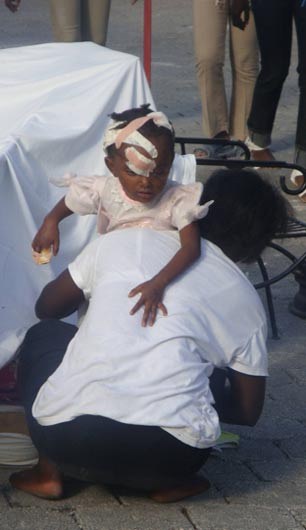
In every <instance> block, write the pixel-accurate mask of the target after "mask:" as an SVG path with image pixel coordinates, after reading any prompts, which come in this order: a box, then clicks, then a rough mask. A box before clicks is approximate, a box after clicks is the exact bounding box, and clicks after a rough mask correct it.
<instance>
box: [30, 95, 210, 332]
mask: <svg viewBox="0 0 306 530" xmlns="http://www.w3.org/2000/svg"><path fill="white" fill-rule="evenodd" d="M111 117H112V118H113V123H111V125H110V126H109V127H108V129H107V131H106V134H105V137H104V142H103V145H104V150H105V153H106V158H105V163H106V165H107V167H108V169H109V170H110V171H111V173H112V176H110V177H106V176H89V177H75V176H73V175H70V174H68V175H65V176H64V178H63V181H64V185H68V186H69V191H68V193H67V195H66V196H65V197H64V198H63V199H61V200H60V201H59V202H58V203H57V205H56V206H55V207H54V208H53V210H52V211H51V212H50V213H49V214H48V215H47V216H46V217H45V219H44V222H43V224H42V226H41V228H40V229H39V231H38V233H37V235H36V236H35V238H34V240H33V243H32V247H33V257H34V259H35V260H37V258H38V257H39V254H41V253H42V251H43V250H44V249H48V248H50V247H51V245H52V247H53V254H54V256H55V255H56V254H57V252H58V249H59V230H58V224H59V222H60V221H61V220H62V219H64V218H65V217H67V216H69V215H71V214H72V213H73V212H76V213H79V214H81V215H85V214H92V213H97V214H98V222H97V227H98V232H99V233H101V234H103V233H105V232H109V231H111V230H115V229H118V228H119V229H121V228H126V227H131V226H138V227H139V226H141V227H144V228H153V229H156V230H179V234H180V241H181V248H180V250H179V251H178V252H177V253H176V254H175V256H174V257H173V258H172V259H171V260H170V262H169V263H168V264H167V265H166V266H165V267H164V268H163V269H162V270H161V271H159V273H158V274H156V276H154V277H153V278H151V279H150V280H148V281H146V282H144V283H142V284H140V285H137V286H136V287H135V288H134V289H132V290H131V291H130V293H129V296H130V297H133V296H135V295H136V294H140V298H139V300H138V301H137V303H136V304H135V305H134V307H133V308H132V310H131V315H133V314H134V313H136V311H138V310H139V309H140V308H141V307H142V306H144V313H143V318H142V325H143V326H146V325H147V324H149V325H151V326H152V325H153V324H154V322H155V318H156V313H157V310H158V309H160V310H161V311H162V313H163V315H167V310H166V307H165V305H164V304H163V302H162V300H163V293H164V290H165V288H166V287H167V285H168V284H169V283H170V282H171V281H172V280H174V279H175V278H176V277H177V276H178V275H179V274H180V273H182V272H183V271H185V270H186V269H187V268H188V267H189V266H191V265H192V263H194V261H195V260H196V259H197V258H198V257H199V256H200V235H199V232H198V228H197V224H196V223H195V222H194V221H196V220H197V219H200V218H202V217H204V216H205V215H206V213H207V211H208V208H209V206H210V204H211V203H212V202H213V201H210V202H208V203H206V204H204V205H201V206H199V204H198V203H199V200H200V197H201V194H202V184H201V183H199V182H196V183H194V184H189V185H180V184H177V183H176V182H173V181H170V180H168V175H169V172H170V169H171V165H172V162H173V158H174V130H173V127H172V125H171V123H170V122H169V120H168V118H167V117H166V116H165V115H164V114H163V113H162V112H153V111H152V110H151V109H150V108H149V106H148V105H143V106H142V107H140V108H136V109H130V110H127V111H125V112H122V113H121V114H116V113H113V114H112V115H111Z"/></svg>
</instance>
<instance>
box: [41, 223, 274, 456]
mask: <svg viewBox="0 0 306 530" xmlns="http://www.w3.org/2000/svg"><path fill="white" fill-rule="evenodd" d="M203 243H204V244H203V246H202V256H201V258H200V259H199V260H198V261H197V262H196V263H195V264H194V265H193V266H192V267H191V268H190V269H189V270H188V271H187V272H186V273H184V274H183V275H181V277H180V278H179V279H178V280H176V281H175V282H173V283H172V284H171V285H170V286H169V287H168V288H167V290H166V293H165V298H164V303H165V305H166V307H167V310H168V316H162V315H161V314H160V315H158V318H157V321H156V323H155V324H154V326H152V327H145V328H144V327H142V326H141V318H142V310H140V311H138V313H136V314H135V315H134V316H131V315H130V314H129V311H130V309H131V308H132V307H133V305H134V304H135V303H136V299H135V298H128V293H129V291H130V290H131V289H132V288H133V287H135V286H136V285H138V284H139V283H141V282H143V281H145V280H147V279H149V278H151V277H152V276H153V275H154V274H156V273H157V272H158V271H159V270H160V269H161V268H162V267H163V266H164V264H165V263H167V262H168V261H169V260H170V259H171V257H172V256H173V255H174V254H175V253H176V252H177V250H178V249H179V248H180V242H179V239H178V234H177V233H176V232H165V231H164V232H158V231H155V230H151V229H139V228H127V229H124V230H116V231H114V232H111V233H109V234H106V235H103V236H100V237H99V238H97V239H96V240H95V241H93V242H92V243H90V244H89V245H88V246H87V247H86V248H85V250H84V251H83V252H82V253H81V254H80V255H79V256H78V257H77V258H76V260H75V261H74V262H73V263H72V264H71V265H70V266H69V272H70V274H71V277H72V279H73V281H74V282H75V284H76V285H77V286H78V287H79V288H80V289H82V290H83V292H84V294H85V296H86V298H88V299H89V309H88V311H87V314H86V316H85V319H84V321H83V323H82V325H81V327H80V329H79V331H78V333H77V334H76V336H75V337H74V339H73V340H72V341H71V342H70V344H69V346H68V349H67V352H66V354H65V356H64V359H63V361H62V363H61V365H60V366H59V367H58V368H57V370H56V371H55V372H54V373H53V374H52V375H51V376H50V377H49V378H48V380H47V381H46V382H45V383H44V385H43V386H42V387H41V388H40V390H39V392H38V395H37V397H36V400H35V402H34V405H33V415H34V417H35V418H36V419H37V421H38V422H39V423H40V424H41V425H53V424H57V423H61V422H65V421H69V420H72V419H73V418H75V417H76V416H79V415H83V414H93V415H101V416H106V417H109V418H113V419H115V420H117V421H121V422H124V423H130V424H138V425H155V426H160V427H161V428H163V429H164V430H166V431H167V432H169V433H170V434H172V435H173V436H175V437H176V438H178V439H180V440H181V441H182V442H184V443H186V444H188V445H191V446H194V447H199V448H204V447H210V446H212V445H214V442H215V440H216V439H217V438H218V436H219V433H220V427H219V419H218V415H217V413H216V411H215V409H214V407H213V397H212V394H211V392H210V388H209V379H208V378H209V376H210V375H211V373H212V371H213V368H214V366H217V367H220V368H222V367H226V366H229V367H231V368H232V369H234V370H237V371H239V372H242V373H245V374H250V375H257V376H265V375H267V354H266V332H267V326H266V317H265V313H264V310H263V307H262V304H261V302H260V299H259V297H258V295H257V293H256V291H255V290H254V288H253V286H252V285H251V284H250V283H249V281H248V280H247V278H246V277H245V276H244V274H243V273H242V272H241V271H240V270H239V268H238V267H237V266H236V265H235V264H234V263H233V262H232V261H231V260H230V259H228V258H227V257H226V256H225V255H224V254H223V253H222V251H221V250H220V249H219V248H218V247H216V246H215V245H213V244H211V243H209V242H207V241H204V242H203Z"/></svg>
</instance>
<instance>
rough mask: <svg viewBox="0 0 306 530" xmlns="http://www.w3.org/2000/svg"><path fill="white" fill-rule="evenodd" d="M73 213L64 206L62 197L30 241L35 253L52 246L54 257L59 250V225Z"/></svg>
mask: <svg viewBox="0 0 306 530" xmlns="http://www.w3.org/2000/svg"><path fill="white" fill-rule="evenodd" d="M72 213H73V212H72V210H70V209H69V208H68V206H66V203H65V197H63V198H62V199H61V200H60V201H59V202H58V203H57V204H56V205H55V206H54V208H53V210H51V212H50V213H48V214H47V215H46V217H45V219H44V221H43V224H42V225H41V227H40V229H39V230H38V232H37V234H36V236H35V237H34V239H33V241H32V248H33V250H35V252H41V251H42V250H43V249H45V248H50V247H51V246H52V249H53V255H54V256H56V255H57V253H58V249H59V243H60V237H59V229H58V225H59V223H60V222H61V221H62V220H63V219H65V217H68V216H69V215H71V214H72Z"/></svg>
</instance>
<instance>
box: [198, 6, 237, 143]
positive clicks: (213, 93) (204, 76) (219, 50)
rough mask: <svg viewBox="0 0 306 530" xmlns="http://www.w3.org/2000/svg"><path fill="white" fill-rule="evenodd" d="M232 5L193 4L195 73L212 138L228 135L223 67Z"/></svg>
mask: <svg viewBox="0 0 306 530" xmlns="http://www.w3.org/2000/svg"><path fill="white" fill-rule="evenodd" d="M228 13H229V6H228V0H226V3H225V4H224V7H222V8H221V7H220V6H216V2H215V0H205V2H203V0H194V1H193V24H194V26H193V28H194V29H193V31H194V47H195V56H196V72H197V77H198V83H199V90H200V96H201V105H202V118H203V132H204V135H205V136H207V137H209V138H212V137H215V136H218V137H221V138H222V137H223V138H224V137H225V138H227V137H228V136H229V122H228V109H227V101H226V93H225V85H224V76H223V66H224V54H225V39H226V31H227V22H228Z"/></svg>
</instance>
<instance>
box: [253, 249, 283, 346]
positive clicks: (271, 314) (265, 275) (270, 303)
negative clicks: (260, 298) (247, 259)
mask: <svg viewBox="0 0 306 530" xmlns="http://www.w3.org/2000/svg"><path fill="white" fill-rule="evenodd" d="M257 263H258V265H259V268H260V272H261V275H262V277H263V280H264V281H265V282H266V281H268V280H269V277H268V273H267V269H266V266H265V264H264V262H263V260H262V258H261V257H259V258H258V260H257ZM264 289H265V293H266V299H267V306H268V313H269V318H270V324H271V330H272V338H273V339H279V335H278V329H277V325H276V318H275V311H274V304H273V298H272V291H271V287H270V285H266V286H265V288H264Z"/></svg>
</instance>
